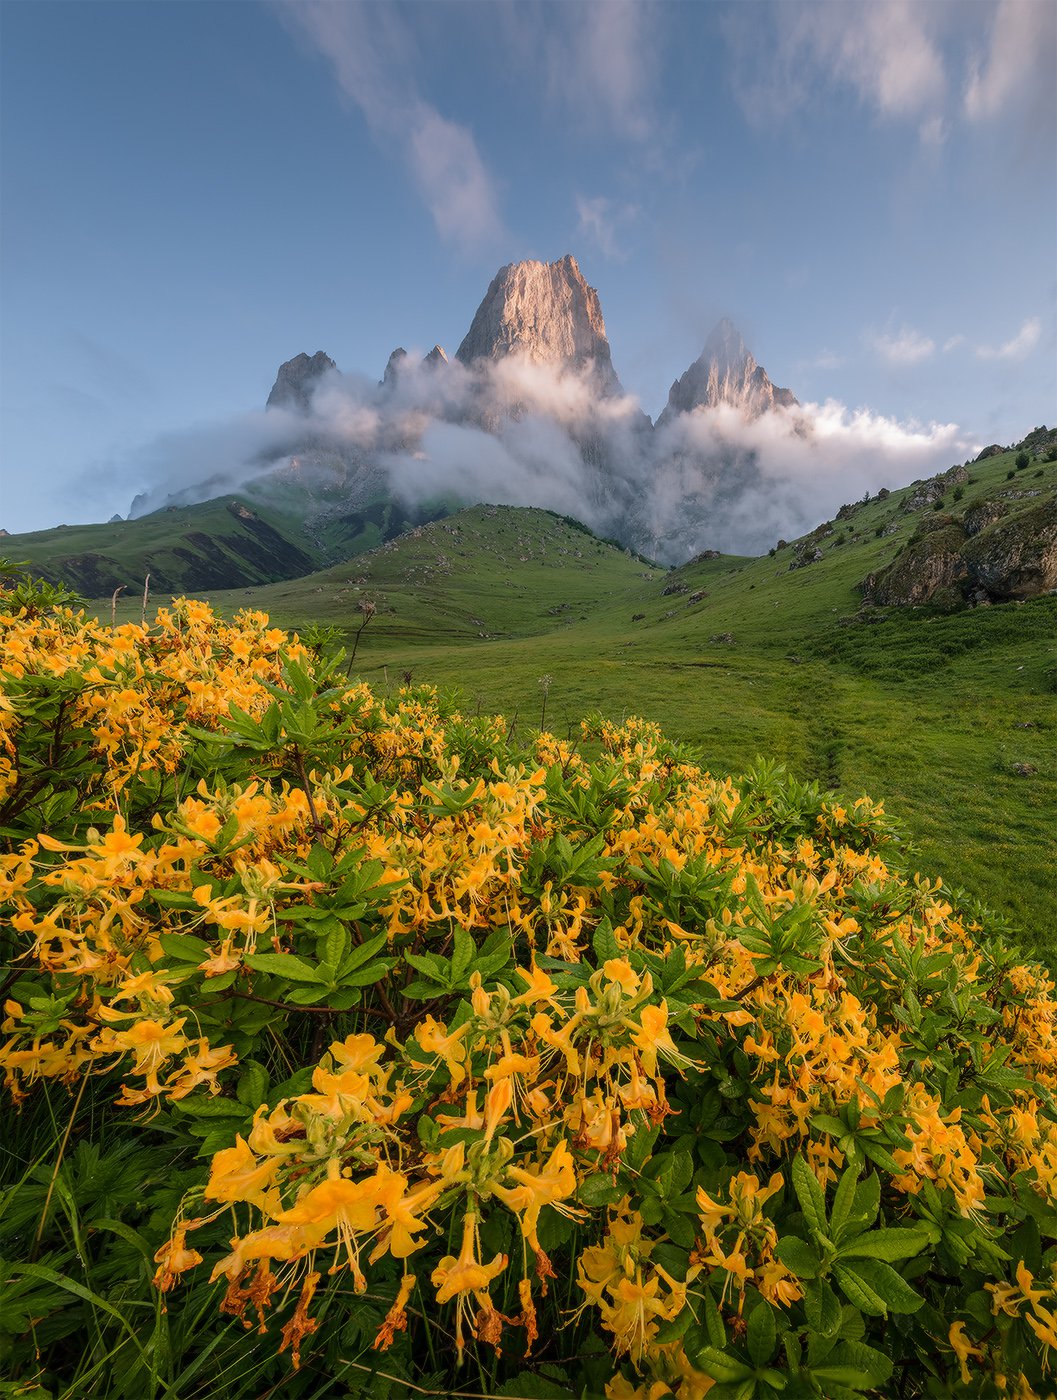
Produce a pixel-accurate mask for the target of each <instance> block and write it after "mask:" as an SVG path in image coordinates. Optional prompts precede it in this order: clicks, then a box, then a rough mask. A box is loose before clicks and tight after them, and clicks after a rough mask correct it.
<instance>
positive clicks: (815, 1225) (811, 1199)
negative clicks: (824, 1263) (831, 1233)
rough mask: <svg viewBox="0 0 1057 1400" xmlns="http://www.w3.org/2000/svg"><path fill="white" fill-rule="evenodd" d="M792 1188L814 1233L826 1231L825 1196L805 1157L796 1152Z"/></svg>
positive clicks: (818, 1233)
mask: <svg viewBox="0 0 1057 1400" xmlns="http://www.w3.org/2000/svg"><path fill="white" fill-rule="evenodd" d="M793 1189H794V1190H795V1191H796V1198H797V1200H798V1201H799V1202H800V1209H801V1210H802V1211H803V1212H804V1219H805V1220H806V1221H807V1223H808V1227H809V1228H810V1229H811V1230H813V1231H814V1233H815V1234H816V1235H825V1233H826V1197H825V1195H824V1193H823V1190H822V1187H821V1186H820V1185H819V1184H818V1178H817V1177H816V1176H815V1173H814V1172H813V1171H812V1170H811V1168H810V1167H809V1166H808V1164H807V1159H806V1158H805V1157H803V1156H801V1155H800V1153H797V1155H796V1156H795V1157H794V1158H793Z"/></svg>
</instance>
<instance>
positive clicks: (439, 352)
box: [422, 345, 448, 369]
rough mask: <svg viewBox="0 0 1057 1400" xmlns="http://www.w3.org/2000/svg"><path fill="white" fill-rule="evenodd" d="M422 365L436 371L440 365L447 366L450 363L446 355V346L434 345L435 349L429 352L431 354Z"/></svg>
mask: <svg viewBox="0 0 1057 1400" xmlns="http://www.w3.org/2000/svg"><path fill="white" fill-rule="evenodd" d="M422 363H423V364H424V365H429V367H430V369H434V368H436V366H438V365H446V364H447V363H448V357H447V355H446V354H445V351H444V346H443V345H434V347H433V349H432V350H431V351H430V352H429V354H428V355H427V356H426V358H425V359H424V360H423V361H422Z"/></svg>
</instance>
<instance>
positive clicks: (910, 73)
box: [726, 0, 947, 142]
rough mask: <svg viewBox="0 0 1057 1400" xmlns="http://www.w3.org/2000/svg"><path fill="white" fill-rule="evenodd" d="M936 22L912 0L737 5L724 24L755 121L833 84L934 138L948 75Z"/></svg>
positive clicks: (741, 95)
mask: <svg viewBox="0 0 1057 1400" xmlns="http://www.w3.org/2000/svg"><path fill="white" fill-rule="evenodd" d="M761 18H762V19H763V21H764V23H763V27H762V32H761V24H760V21H761ZM931 24H932V10H931V7H928V6H922V5H919V4H916V3H914V0H871V3H870V4H856V5H850V4H843V5H838V4H820V3H817V0H810V2H809V3H806V4H797V3H782V4H773V5H770V6H768V7H766V8H765V7H763V6H759V5H753V6H750V7H738V8H736V9H735V10H734V11H733V12H732V13H731V15H730V17H729V19H728V22H727V25H726V33H727V37H728V40H729V41H730V43H731V45H732V47H733V49H734V54H735V59H736V66H735V71H734V77H733V81H734V87H735V93H736V96H737V97H738V99H739V100H740V102H741V105H742V107H743V108H744V110H745V112H746V115H747V116H748V117H749V119H750V120H754V121H757V122H759V123H766V122H768V121H771V120H773V119H774V118H776V117H779V116H782V115H788V113H789V112H791V111H793V110H794V109H795V108H797V107H800V106H804V105H807V104H808V103H809V102H811V101H812V100H813V98H814V96H815V94H816V93H817V91H818V86H819V81H820V80H821V81H822V82H827V81H828V82H829V83H832V84H838V85H843V86H846V87H850V88H852V89H853V91H854V92H855V93H856V94H857V96H858V97H859V99H860V101H862V102H863V103H864V104H865V105H866V106H868V107H870V108H872V109H873V110H874V111H875V112H877V113H878V114H879V115H880V116H882V117H886V118H913V119H916V120H919V121H920V122H921V130H922V135H923V138H924V139H927V140H930V141H933V142H935V141H936V140H938V139H941V137H942V133H943V128H942V126H941V125H937V124H936V122H935V121H934V120H933V118H934V117H935V116H936V114H937V109H938V108H939V106H940V105H941V104H942V101H943V98H944V95H945V93H946V90H947V75H946V72H945V68H944V63H943V56H942V53H941V51H940V49H939V46H938V44H937V43H936V41H935V38H934V36H933V34H932V32H931Z"/></svg>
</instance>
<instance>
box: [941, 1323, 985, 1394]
mask: <svg viewBox="0 0 1057 1400" xmlns="http://www.w3.org/2000/svg"><path fill="white" fill-rule="evenodd" d="M947 1340H948V1341H949V1342H950V1344H951V1346H952V1347H953V1348H954V1354H955V1356H957V1358H958V1366H959V1368H960V1370H961V1373H962V1385H968V1384H969V1382H970V1380H971V1379H972V1376H971V1374H970V1372H969V1358H970V1357H975V1359H976V1360H977V1361H982V1360H983V1359H984V1353H983V1352H982V1351H981V1350H980V1348H979V1347H974V1346H973V1344H972V1342H970V1341H969V1338H968V1337H967V1336H966V1335H965V1323H964V1322H952V1323H951V1325H950V1329H949V1331H948V1332H947Z"/></svg>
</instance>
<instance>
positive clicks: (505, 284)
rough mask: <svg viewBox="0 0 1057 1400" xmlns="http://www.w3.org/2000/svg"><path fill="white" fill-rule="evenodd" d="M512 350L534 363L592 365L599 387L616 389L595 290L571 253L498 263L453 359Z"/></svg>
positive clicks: (500, 354) (466, 362)
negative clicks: (547, 260) (548, 258)
mask: <svg viewBox="0 0 1057 1400" xmlns="http://www.w3.org/2000/svg"><path fill="white" fill-rule="evenodd" d="M515 352H519V353H521V354H523V355H525V356H527V357H528V359H530V360H532V361H534V362H536V363H543V364H557V365H567V366H568V367H569V368H572V369H576V370H583V369H593V371H594V372H595V374H596V375H597V378H598V383H599V387H600V388H602V389H603V390H605V391H607V392H619V390H620V384H619V381H618V379H617V376H616V373H615V371H614V369H613V360H612V355H611V353H610V349H609V341H608V339H607V338H606V325H605V321H604V320H603V319H602V307H601V304H600V303H599V300H598V293H597V292H596V291H595V289H594V288H593V287H589V286H588V285H587V283H586V282H585V281H584V277H583V274H582V273H581V271H580V269H579V267H578V266H577V262H576V259H575V258H574V257H573V256H572V255H571V254H569V253H567V254H566V255H565V257H564V258H559V260H558V261H557V262H552V263H542V262H520V263H509V264H508V265H507V266H506V267H501V268H500V269H499V271H498V272H497V273H496V275H495V277H494V278H493V279H492V283H491V285H490V286H489V288H488V291H487V292H486V293H485V298H484V300H483V301H482V302H481V305H480V306H479V307H478V308H477V314H476V315H475V316H474V318H473V322H472V323H471V325H470V329H469V331H467V333H466V337H465V339H464V340H463V342H462V344H461V345H460V346H459V349H458V352H457V354H456V359H458V360H460V361H461V362H462V363H463V364H464V365H470V364H473V362H474V361H475V360H499V359H502V358H503V357H504V356H506V355H511V354H514V353H515Z"/></svg>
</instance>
